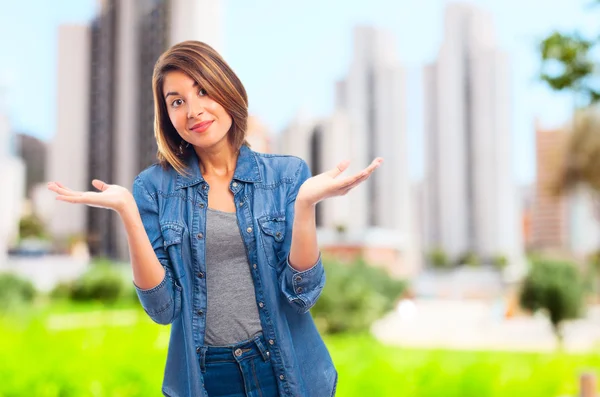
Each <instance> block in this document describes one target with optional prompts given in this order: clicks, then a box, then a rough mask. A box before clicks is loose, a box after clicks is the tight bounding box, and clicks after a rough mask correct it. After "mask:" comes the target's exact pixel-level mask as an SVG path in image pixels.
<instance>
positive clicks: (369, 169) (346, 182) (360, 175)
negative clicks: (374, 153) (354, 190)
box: [340, 157, 383, 189]
mask: <svg viewBox="0 0 600 397" xmlns="http://www.w3.org/2000/svg"><path fill="white" fill-rule="evenodd" d="M382 162H383V159H382V158H381V157H377V158H376V159H375V160H373V161H372V162H371V164H369V166H368V167H366V168H365V169H363V170H362V171H360V172H359V173H357V174H355V175H352V176H349V177H347V178H345V179H342V180H340V187H341V188H343V189H347V188H348V187H349V186H351V185H353V184H355V183H356V182H357V181H359V180H362V178H365V177H367V178H368V177H369V175H371V174H372V173H373V171H375V170H376V169H377V168H378V167H379V166H380V165H381V163H382ZM359 183H360V182H359Z"/></svg>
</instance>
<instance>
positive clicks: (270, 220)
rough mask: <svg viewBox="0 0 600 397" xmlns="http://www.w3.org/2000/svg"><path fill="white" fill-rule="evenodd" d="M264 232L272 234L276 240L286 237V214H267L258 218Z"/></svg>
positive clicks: (280, 240) (279, 240)
mask: <svg viewBox="0 0 600 397" xmlns="http://www.w3.org/2000/svg"><path fill="white" fill-rule="evenodd" d="M258 224H259V225H260V228H261V229H262V231H263V233H265V234H268V235H269V236H272V237H273V238H274V239H275V241H277V242H282V241H283V239H284V238H285V216H272V215H266V216H263V217H260V218H259V219H258Z"/></svg>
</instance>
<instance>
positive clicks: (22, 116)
mask: <svg viewBox="0 0 600 397" xmlns="http://www.w3.org/2000/svg"><path fill="white" fill-rule="evenodd" d="M471 2H472V3H474V4H477V5H479V6H481V7H482V8H485V9H486V10H488V11H489V12H491V13H492V15H493V17H494V24H495V28H496V35H497V42H498V45H499V47H500V48H502V49H504V50H505V51H507V52H508V53H509V54H510V56H511V74H512V131H511V134H512V137H513V148H514V152H513V153H514V167H513V169H514V172H515V177H516V180H517V181H518V182H519V183H526V182H531V181H532V180H533V178H534V176H535V170H534V134H533V133H534V129H533V126H534V119H535V117H538V118H539V119H540V120H541V121H542V122H543V124H545V125H548V126H555V125H559V124H561V123H563V122H565V121H566V119H567V118H568V116H569V112H570V104H571V101H570V99H569V98H568V97H566V96H564V95H562V96H561V95H557V94H556V93H552V92H550V91H549V90H548V89H546V88H545V87H544V86H543V85H542V84H540V83H538V82H537V81H536V73H537V70H538V67H539V63H538V60H537V54H536V43H537V40H538V39H539V38H541V37H543V36H544V35H545V34H547V33H548V32H550V31H552V30H553V29H566V30H573V29H575V28H578V29H580V30H581V31H582V32H584V33H588V34H598V33H599V30H598V29H596V27H597V26H598V25H597V18H598V16H599V15H600V9H598V10H596V11H595V12H591V11H590V10H589V9H586V4H587V3H588V2H586V1H585V0H584V1H579V0H552V1H547V0H546V1H544V0H527V1H522V0H473V1H471ZM445 4H446V1H444V0H420V1H418V2H417V1H414V0H410V1H409V0H370V1H369V2H358V1H356V2H355V1H348V0H345V1H344V0H329V1H326V2H325V1H317V0H305V1H303V2H293V3H292V2H282V1H277V0H260V1H249V0H225V1H224V13H223V17H224V20H223V23H224V25H223V27H224V29H223V34H224V40H223V41H224V49H223V55H224V56H225V58H226V59H227V61H228V62H229V63H230V64H231V66H232V67H233V68H234V69H235V71H236V72H237V73H238V74H239V76H240V78H241V79H242V81H243V82H244V84H245V86H246V89H247V90H248V94H249V98H250V111H251V113H253V114H255V115H257V116H258V117H260V118H261V119H262V120H263V121H264V122H265V123H266V124H267V125H268V126H269V127H270V128H271V129H272V130H273V131H274V132H278V131H279V130H281V129H282V128H283V127H284V126H285V125H286V123H287V122H288V121H289V120H290V119H291V118H292V117H293V116H294V114H295V113H296V112H297V111H298V110H299V109H303V110H304V111H305V112H308V113H309V114H313V115H316V116H319V115H326V114H327V113H329V112H330V111H331V109H332V108H333V89H334V83H335V81H336V80H338V79H340V78H342V77H343V76H344V75H345V74H346V71H347V69H348V66H349V63H350V59H351V55H352V54H351V48H352V28H353V27H354V26H355V25H357V24H369V25H374V26H379V27H382V28H385V29H388V30H391V31H392V32H393V33H394V35H395V37H396V48H397V56H398V58H399V60H400V61H401V62H402V64H403V65H404V66H405V67H406V69H407V81H408V85H407V89H406V95H407V102H408V112H407V113H408V116H407V117H408V119H407V125H408V138H409V156H410V157H409V160H410V167H411V171H410V173H411V175H412V176H413V177H414V178H420V177H421V176H422V174H423V155H422V123H423V106H422V102H423V98H422V91H421V68H422V66H423V65H424V64H426V63H428V62H431V61H432V60H433V59H435V57H436V54H437V50H438V48H439V45H440V43H441V41H442V39H443V37H442V29H443V23H442V22H443V10H444V6H445ZM95 7H96V1H95V0H56V1H52V2H49V1H46V0H29V1H27V0H23V1H20V2H16V1H13V2H9V3H8V4H5V5H3V7H2V13H1V14H0V48H1V49H2V51H1V52H0V87H4V92H5V93H4V102H5V107H6V108H7V109H8V111H9V114H10V117H11V120H12V123H13V126H14V128H15V130H17V131H24V132H27V133H30V134H32V135H34V136H38V137H40V138H42V139H45V140H49V139H51V137H52V136H53V135H54V132H55V124H56V121H55V113H56V108H55V95H56V62H57V59H56V50H57V43H56V37H57V35H56V32H57V27H58V25H59V24H60V23H86V22H87V21H89V20H90V19H91V18H92V16H93V15H94V13H95ZM199 23H201V21H199ZM595 29H596V30H595Z"/></svg>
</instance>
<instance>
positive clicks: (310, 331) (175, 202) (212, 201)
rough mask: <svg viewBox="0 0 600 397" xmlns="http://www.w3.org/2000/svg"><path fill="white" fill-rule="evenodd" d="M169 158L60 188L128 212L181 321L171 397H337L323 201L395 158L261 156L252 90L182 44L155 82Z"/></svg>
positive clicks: (146, 268) (154, 300) (161, 314)
mask: <svg viewBox="0 0 600 397" xmlns="http://www.w3.org/2000/svg"><path fill="white" fill-rule="evenodd" d="M152 86H153V91H154V106H155V138H156V141H157V143H158V160H159V161H158V164H155V165H153V166H151V167H149V168H147V169H146V170H144V171H142V172H141V173H140V174H139V175H138V176H137V178H136V179H135V182H134V184H133V192H132V193H130V192H129V191H128V190H127V189H126V188H124V187H121V186H117V185H109V184H106V183H104V182H102V181H99V180H94V181H93V182H92V185H93V186H94V187H95V188H96V189H98V190H99V192H77V191H73V190H70V189H68V188H67V187H65V186H63V185H61V184H60V183H58V182H50V183H49V189H50V190H52V191H54V192H56V193H57V194H58V196H57V197H56V198H57V199H58V200H62V201H66V202H70V203H82V204H87V205H90V206H96V207H104V208H109V209H113V210H115V211H116V212H117V213H118V214H119V215H120V217H121V219H122V221H123V224H124V226H125V229H126V231H127V238H128V243H129V250H130V256H131V264H132V268H133V282H134V284H135V288H136V290H137V293H138V296H139V299H140V302H141V303H142V306H143V308H144V310H145V311H146V312H147V313H148V315H149V316H150V317H151V318H152V319H153V320H154V321H155V322H157V323H159V324H171V338H170V343H169V350H168V355H167V363H166V368H165V374H164V380H163V388H162V391H163V393H164V394H165V395H166V396H172V397H175V396H178V397H184V396H185V397H188V396H190V397H191V396H194V397H196V396H209V397H217V396H228V397H237V396H246V397H255V396H256V397H258V396H261V397H270V396H289V397H292V396H293V397H327V396H333V395H334V394H335V388H336V383H337V372H336V370H335V368H334V365H333V363H332V361H331V358H330V356H329V353H328V351H327V348H326V347H325V344H324V343H323V340H322V339H321V337H320V335H319V333H318V332H317V329H316V328H315V325H314V323H313V320H312V317H311V315H310V313H309V309H310V308H311V307H312V306H313V305H314V304H315V302H316V300H317V298H318V297H319V294H320V293H321V290H322V288H323V286H324V284H325V274H324V271H323V264H322V263H321V257H320V253H319V249H318V246H317V238H316V225H315V206H316V204H317V203H318V202H319V201H321V200H324V199H326V198H329V197H333V196H339V195H344V194H346V193H348V191H350V190H351V189H352V188H354V187H356V186H357V185H359V184H360V183H361V182H363V181H365V180H366V179H367V178H368V177H369V175H370V174H371V173H372V172H373V171H374V170H375V169H376V168H377V167H378V166H379V165H380V164H381V162H382V159H380V158H377V159H375V160H374V161H373V163H372V164H371V165H370V166H369V167H367V168H366V169H364V170H363V171H362V172H360V173H358V174H356V175H353V176H348V177H342V176H340V174H341V173H342V172H343V171H344V170H345V169H346V168H347V167H348V162H347V161H344V162H341V163H339V164H338V165H337V167H336V168H334V169H332V170H330V171H327V172H325V173H323V174H320V175H317V176H314V177H311V175H310V171H309V168H308V166H307V164H306V163H305V162H304V161H303V160H301V159H299V158H297V157H292V156H282V155H272V154H260V153H256V152H253V151H252V150H250V148H249V147H248V144H247V143H246V140H245V134H246V125H247V118H248V99H247V96H246V91H245V89H244V87H243V85H242V83H241V82H240V80H239V79H238V77H237V76H236V75H235V73H234V72H233V71H232V70H231V68H230V67H229V66H228V65H227V63H225V61H224V60H223V59H222V58H221V56H220V55H219V54H218V53H217V52H216V51H215V50H213V49H212V48H211V47H209V46H208V45H206V44H204V43H201V42H197V41H186V42H183V43H180V44H177V45H175V46H173V47H172V48H170V49H169V50H168V51H167V52H165V53H164V54H163V55H162V56H161V57H160V58H159V60H158V61H157V63H156V66H155V69H154V76H153V81H152Z"/></svg>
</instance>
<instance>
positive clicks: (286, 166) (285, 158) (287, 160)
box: [254, 152, 306, 178]
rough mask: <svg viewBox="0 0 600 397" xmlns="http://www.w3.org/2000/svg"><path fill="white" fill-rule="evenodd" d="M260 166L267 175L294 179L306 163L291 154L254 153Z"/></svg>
mask: <svg viewBox="0 0 600 397" xmlns="http://www.w3.org/2000/svg"><path fill="white" fill-rule="evenodd" d="M254 154H255V156H256V160H257V162H258V164H259V166H260V167H261V168H262V169H263V171H264V172H265V174H267V175H268V174H271V175H277V176H279V177H281V178H294V177H295V176H297V174H298V172H299V171H300V170H301V168H302V167H304V166H306V161H304V160H303V159H301V158H300V157H297V156H293V155H289V154H276V153H260V152H254Z"/></svg>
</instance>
